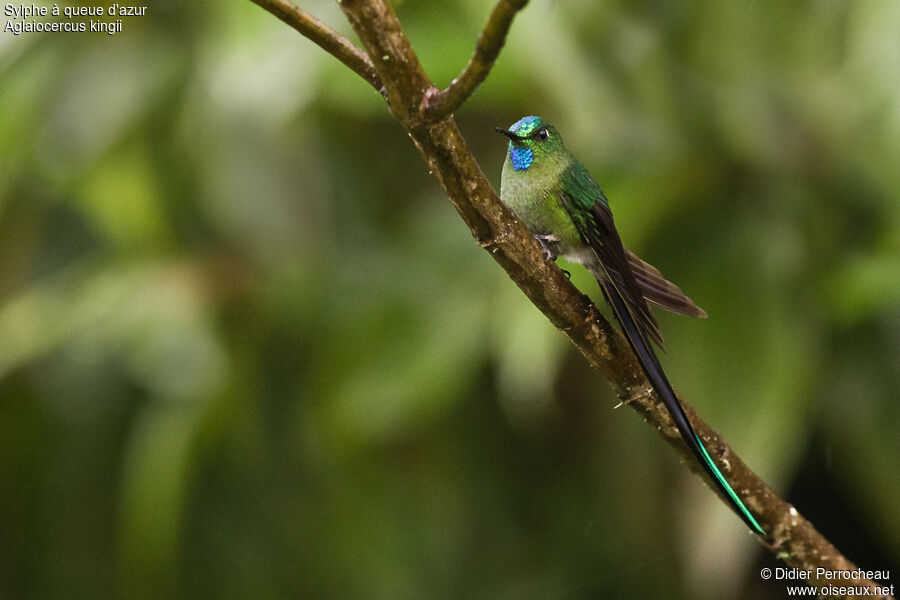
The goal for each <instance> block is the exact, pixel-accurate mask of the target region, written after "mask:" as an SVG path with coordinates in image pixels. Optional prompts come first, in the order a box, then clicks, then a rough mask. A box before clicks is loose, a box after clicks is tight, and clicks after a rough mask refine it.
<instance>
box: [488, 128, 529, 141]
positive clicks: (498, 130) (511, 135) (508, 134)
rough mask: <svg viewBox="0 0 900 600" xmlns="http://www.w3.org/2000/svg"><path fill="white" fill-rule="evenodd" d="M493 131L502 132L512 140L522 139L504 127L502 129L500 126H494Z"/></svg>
mask: <svg viewBox="0 0 900 600" xmlns="http://www.w3.org/2000/svg"><path fill="white" fill-rule="evenodd" d="M494 131H496V132H497V133H502V134H503V135H505V136H506V137H508V138H509V139H511V140H512V141H514V142H518V141H520V140H521V139H522V138H520V137H519V136H518V135H516V134H515V133H513V132H512V131H507V130H506V129H503V128H501V127H494Z"/></svg>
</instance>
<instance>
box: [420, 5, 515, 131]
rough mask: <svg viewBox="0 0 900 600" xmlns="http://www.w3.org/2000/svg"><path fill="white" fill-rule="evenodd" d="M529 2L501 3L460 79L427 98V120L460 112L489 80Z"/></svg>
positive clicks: (422, 107)
mask: <svg viewBox="0 0 900 600" xmlns="http://www.w3.org/2000/svg"><path fill="white" fill-rule="evenodd" d="M527 4H528V0H500V1H499V2H497V5H496V6H494V10H492V11H491V16H490V17H489V18H488V22H487V23H485V25H484V30H483V31H482V32H481V35H479V36H478V42H476V44H475V53H474V54H473V55H472V58H470V59H469V63H468V64H467V65H466V68H465V69H463V72H462V73H460V75H459V77H457V78H456V79H454V80H453V81H451V82H450V85H449V86H447V87H446V88H444V89H443V90H441V91H440V92H434V93H430V94H426V95H425V99H424V102H423V103H422V106H421V111H422V114H423V115H424V117H425V118H426V119H429V120H435V121H436V120H439V119H442V118H444V117H446V116H447V115H449V114H451V113H453V112H454V111H456V110H457V109H458V108H459V107H460V106H462V105H463V103H464V102H465V101H466V100H468V99H469V96H471V95H472V94H474V93H475V90H476V89H478V86H479V85H481V83H482V82H483V81H484V80H485V79H486V78H487V76H488V73H490V71H491V67H493V66H494V62H495V61H496V60H497V57H498V56H500V50H501V49H502V48H503V44H504V43H505V42H506V34H507V33H508V32H509V28H510V26H512V22H513V18H515V16H516V13H518V12H519V11H520V10H522V9H523V8H525V5H527Z"/></svg>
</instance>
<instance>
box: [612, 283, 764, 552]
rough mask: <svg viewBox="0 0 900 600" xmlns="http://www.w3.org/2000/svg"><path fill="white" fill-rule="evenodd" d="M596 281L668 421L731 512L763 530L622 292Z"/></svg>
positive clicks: (761, 532) (760, 533)
mask: <svg viewBox="0 0 900 600" xmlns="http://www.w3.org/2000/svg"><path fill="white" fill-rule="evenodd" d="M600 285H601V287H602V289H603V293H604V295H605V296H606V299H607V300H608V301H609V303H610V305H611V306H612V308H613V311H614V312H615V314H616V318H617V319H618V320H619V323H620V324H621V326H622V329H623V330H624V332H625V337H626V338H627V339H628V344H629V345H630V346H631V349H632V351H633V352H634V354H635V356H637V358H638V362H640V363H641V368H642V369H643V371H644V374H645V375H646V376H647V379H648V380H649V381H650V385H652V386H653V389H655V390H656V393H657V394H659V397H660V399H661V400H662V401H663V404H665V406H666V409H668V411H669V414H670V415H671V416H672V421H674V423H675V427H677V428H678V432H679V433H680V434H681V437H682V438H684V441H685V443H686V444H687V445H688V448H690V449H691V452H693V453H694V456H695V457H697V462H699V463H700V465H701V466H703V469H704V470H705V471H706V473H707V474H708V475H709V477H710V479H711V480H712V481H713V483H714V484H715V485H716V487H717V488H718V489H719V491H720V492H721V493H722V495H723V496H724V497H725V498H726V499H727V500H728V501H729V503H730V504H731V506H732V508H733V509H734V510H735V512H737V513H738V515H740V517H741V518H742V519H743V520H744V522H745V523H746V524H747V526H748V527H749V528H750V529H752V530H753V531H754V532H755V533H757V534H759V535H765V534H766V532H765V531H764V530H763V528H762V527H761V526H760V525H759V523H758V522H757V521H756V519H755V518H754V517H753V515H752V514H751V513H750V511H749V510H748V509H747V507H746V506H745V505H744V503H743V502H742V501H741V499H740V497H739V496H738V495H737V493H736V492H735V491H734V489H733V488H732V487H731V485H730V484H729V483H728V481H727V480H726V479H725V477H724V475H722V472H721V471H720V470H719V467H717V466H716V463H714V462H713V460H712V457H710V455H709V452H707V451H706V448H704V446H703V443H702V442H701V441H700V437H699V436H698V435H697V433H696V432H695V431H694V428H693V427H692V426H691V422H690V421H689V420H688V417H687V414H685V412H684V408H682V406H681V402H679V401H678V398H677V397H676V396H675V392H674V390H672V385H671V384H670V383H669V380H668V378H666V374H665V372H664V371H663V369H662V366H660V364H659V359H658V358H657V357H656V353H655V352H654V351H653V348H652V347H651V346H650V344H649V342H648V341H647V338H646V336H645V335H644V334H643V333H642V332H641V330H640V328H639V327H638V325H637V323H635V320H634V318H633V316H632V314H631V311H630V310H629V309H628V306H627V304H626V303H625V300H624V299H623V298H622V295H621V294H620V293H619V291H618V290H617V289H616V286H615V285H614V284H612V283H610V282H609V281H601V282H600Z"/></svg>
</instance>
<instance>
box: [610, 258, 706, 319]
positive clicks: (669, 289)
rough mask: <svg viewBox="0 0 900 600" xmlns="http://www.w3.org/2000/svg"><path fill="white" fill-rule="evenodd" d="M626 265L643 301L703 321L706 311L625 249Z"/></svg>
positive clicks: (648, 264)
mask: <svg viewBox="0 0 900 600" xmlns="http://www.w3.org/2000/svg"><path fill="white" fill-rule="evenodd" d="M625 256H627V257H628V265H629V266H630V267H631V272H632V273H634V279H635V281H636V282H637V284H638V287H639V288H640V289H641V294H642V295H643V296H644V298H645V299H647V300H649V301H650V302H652V303H654V304H656V305H657V306H659V307H661V308H664V309H666V310H667V311H669V312H673V313H676V314H679V315H685V316H688V317H694V318H697V319H705V318H706V311H705V310H703V309H702V308H700V307H699V306H697V305H696V304H694V301H693V300H691V299H690V298H688V297H687V296H686V295H685V294H684V292H682V291H681V288H679V287H678V286H677V285H675V284H674V283H672V282H671V281H669V280H667V279H666V278H665V277H663V275H662V273H660V272H659V269H657V268H656V267H654V266H653V265H651V264H650V263H648V262H645V261H643V260H641V259H640V257H638V256H637V255H636V254H634V253H633V252H631V251H630V250H628V249H627V248H626V249H625Z"/></svg>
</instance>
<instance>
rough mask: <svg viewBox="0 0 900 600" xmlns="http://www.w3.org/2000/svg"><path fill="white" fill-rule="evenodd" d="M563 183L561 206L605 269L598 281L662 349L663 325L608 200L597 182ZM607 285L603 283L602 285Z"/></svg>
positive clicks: (598, 274)
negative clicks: (634, 267)
mask: <svg viewBox="0 0 900 600" xmlns="http://www.w3.org/2000/svg"><path fill="white" fill-rule="evenodd" d="M591 183H593V181H592V180H591ZM563 184H564V185H563V187H562V189H561V191H560V200H561V204H562V205H563V207H564V208H565V209H566V212H568V214H569V217H570V218H571V219H572V221H573V222H574V223H575V227H576V228H577V229H578V231H579V232H580V233H581V235H582V236H583V237H584V239H585V241H586V242H587V244H588V245H589V246H590V247H591V249H593V251H594V253H595V254H596V255H597V259H598V260H599V262H600V264H601V266H602V269H603V272H602V273H594V276H595V277H597V278H598V280H599V279H601V276H602V278H603V279H606V280H607V281H608V282H609V283H611V284H612V285H613V286H615V288H616V290H618V293H619V295H620V296H622V299H623V300H624V301H625V304H626V305H627V307H628V310H629V311H630V312H631V314H632V316H633V317H634V320H635V322H636V323H637V325H638V327H639V328H640V330H641V332H642V333H643V334H644V335H647V336H649V337H650V338H651V339H652V340H653V341H654V342H656V345H657V346H659V347H660V348H661V349H662V348H663V340H662V335H661V334H660V332H659V324H658V323H657V322H656V318H655V317H654V316H653V313H652V312H651V310H650V306H649V305H648V304H647V301H646V300H645V299H644V293H643V290H642V288H641V287H640V286H639V285H638V281H637V279H636V277H635V274H634V272H633V271H632V267H631V262H630V260H629V257H628V254H626V252H627V250H625V247H624V246H623V245H622V239H621V238H620V237H619V233H618V231H616V225H615V223H614V222H613V216H612V212H611V211H610V210H609V207H608V206H607V204H606V197H605V196H604V195H603V192H602V191H601V190H600V188H599V186H597V185H596V183H593V185H585V184H584V183H583V182H578V181H568V182H567V181H564V182H563ZM566 184H568V185H566ZM648 266H649V265H648ZM651 268H652V267H651ZM603 283H604V282H603V281H600V284H601V285H602V284H603Z"/></svg>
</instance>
